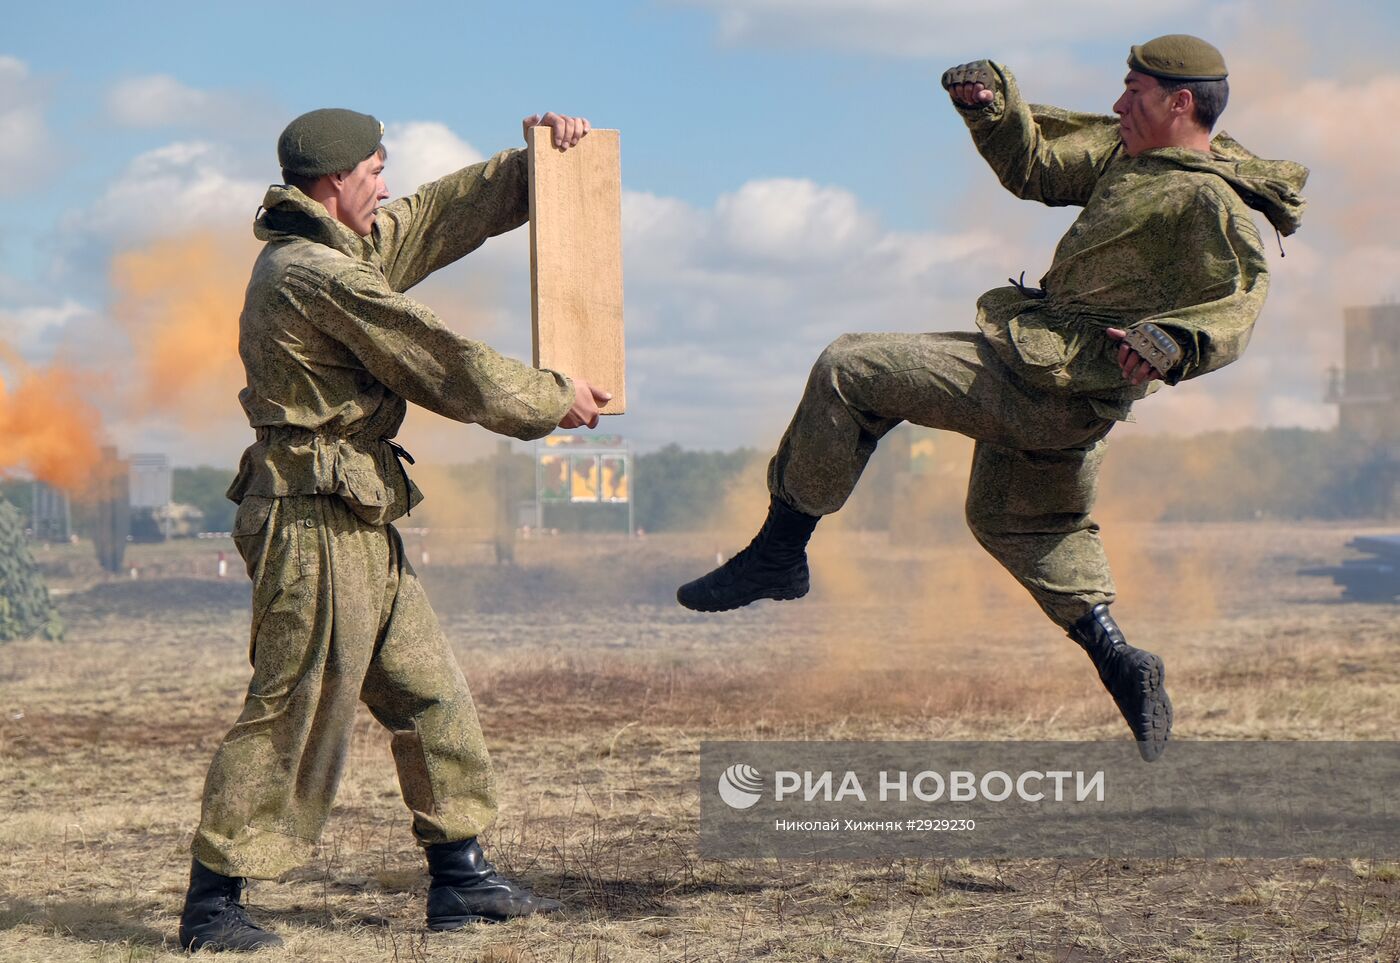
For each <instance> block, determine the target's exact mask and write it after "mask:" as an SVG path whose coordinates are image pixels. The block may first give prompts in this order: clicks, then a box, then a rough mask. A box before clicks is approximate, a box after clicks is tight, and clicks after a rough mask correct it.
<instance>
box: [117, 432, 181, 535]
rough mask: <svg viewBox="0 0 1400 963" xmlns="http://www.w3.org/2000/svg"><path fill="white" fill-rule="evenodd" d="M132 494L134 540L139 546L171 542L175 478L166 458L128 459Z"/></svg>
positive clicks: (144, 456)
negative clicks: (169, 539) (172, 500)
mask: <svg viewBox="0 0 1400 963" xmlns="http://www.w3.org/2000/svg"><path fill="white" fill-rule="evenodd" d="M127 465H128V468H127V472H128V479H129V491H130V493H131V537H132V539H133V540H135V541H138V542H162V541H164V540H165V539H167V538H169V537H170V535H171V534H172V533H171V530H170V501H171V493H172V489H173V476H172V474H171V471H170V459H169V458H168V457H166V456H165V455H154V454H146V455H141V454H137V455H129V456H127Z"/></svg>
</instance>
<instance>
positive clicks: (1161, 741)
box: [1137, 655, 1172, 762]
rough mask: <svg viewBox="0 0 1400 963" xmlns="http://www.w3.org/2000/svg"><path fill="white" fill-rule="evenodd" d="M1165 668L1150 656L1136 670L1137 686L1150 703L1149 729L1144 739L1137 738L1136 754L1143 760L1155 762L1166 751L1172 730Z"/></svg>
mask: <svg viewBox="0 0 1400 963" xmlns="http://www.w3.org/2000/svg"><path fill="white" fill-rule="evenodd" d="M1166 675H1167V670H1166V667H1165V666H1164V665H1163V664H1162V660H1161V659H1160V658H1159V657H1157V656H1155V655H1154V656H1152V657H1151V658H1150V659H1148V660H1147V661H1146V662H1145V663H1144V664H1143V666H1142V667H1141V668H1140V669H1139V670H1138V686H1139V689H1140V691H1143V692H1144V693H1145V694H1146V698H1147V699H1148V700H1150V701H1151V703H1152V717H1151V721H1150V723H1149V725H1150V728H1151V731H1150V732H1149V733H1148V736H1147V738H1146V739H1138V741H1137V747H1138V754H1139V755H1140V756H1142V758H1143V761H1144V762H1156V761H1157V760H1158V759H1160V758H1161V756H1162V753H1163V752H1164V751H1166V748H1167V739H1168V738H1169V737H1170V736H1171V732H1172V700H1171V697H1170V696H1168V695H1167V689H1166V685H1165V680H1166Z"/></svg>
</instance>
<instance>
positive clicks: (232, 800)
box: [180, 109, 610, 950]
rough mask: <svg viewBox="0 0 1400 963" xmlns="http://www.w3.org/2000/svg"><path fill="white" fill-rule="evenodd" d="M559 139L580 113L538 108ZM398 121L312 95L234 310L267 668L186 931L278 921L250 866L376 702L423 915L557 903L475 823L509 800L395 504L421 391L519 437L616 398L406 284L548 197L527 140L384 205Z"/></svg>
mask: <svg viewBox="0 0 1400 963" xmlns="http://www.w3.org/2000/svg"><path fill="white" fill-rule="evenodd" d="M536 125H544V126H548V127H550V128H551V129H552V131H553V143H554V146H555V147H556V148H557V149H559V150H567V149H568V148H569V147H572V146H575V145H577V144H578V142H579V139H580V138H581V137H583V136H585V135H586V134H587V132H588V128H589V125H588V121H587V120H585V119H583V118H573V117H565V116H560V115H557V114H553V113H548V114H545V115H544V116H543V117H542V118H541V117H538V116H532V117H527V118H526V119H525V121H524V126H525V128H526V129H527V133H528V128H530V127H532V126H536ZM383 132H384V127H383V125H382V124H380V122H379V121H377V120H375V119H374V118H373V117H371V116H369V115H367V114H360V113H356V112H354V111H349V110H340V109H326V110H315V111H312V112H311V113H308V114H304V115H302V116H301V117H298V118H297V119H295V120H293V121H292V122H291V124H289V125H288V126H287V129H286V130H285V131H283V133H282V135H281V138H280V139H279V141H278V144H277V155H278V159H279V161H280V162H281V166H282V179H283V181H284V182H285V183H283V184H280V185H274V186H272V187H271V188H269V189H268V192H267V196H266V197H265V198H264V199H263V205H262V206H263V210H262V211H261V212H260V214H259V216H258V218H257V221H256V223H255V225H254V228H253V233H254V234H255V235H256V236H257V237H258V239H259V240H262V241H265V242H266V244H265V246H264V248H263V250H262V253H261V254H260V255H259V257H258V259H257V262H256V264H255V265H254V267H253V276H252V280H251V281H250V283H249V285H248V291H247V298H246V301H245V304H244V309H243V314H242V317H241V318H240V321H239V354H240V355H241V357H242V359H243V364H244V367H245V369H246V371H247V376H248V386H247V388H245V389H244V390H243V391H242V393H241V394H240V395H239V400H240V401H241V402H242V404H243V408H244V410H245V411H246V412H247V414H248V420H249V423H250V424H251V425H252V427H253V429H254V430H255V431H256V434H257V438H256V441H255V442H254V443H253V444H252V446H251V447H249V448H248V450H247V451H246V452H245V453H244V455H243V458H242V462H241V464H240V466H239V471H238V476H237V478H236V479H235V480H234V482H233V485H232V487H231V488H230V489H229V493H228V494H229V497H230V498H231V499H233V500H234V501H235V502H238V513H237V515H236V518H235V521H234V539H235V541H236V543H237V545H238V550H239V552H240V553H241V554H242V556H243V558H244V561H245V562H246V563H247V567H248V574H249V576H250V577H251V578H252V580H253V622H252V651H251V659H252V663H253V676H252V680H251V682H250V683H249V685H248V694H247V699H246V701H245V703H244V706H243V711H242V714H241V715H240V716H239V718H238V721H237V723H236V724H235V725H234V727H233V729H232V730H230V732H229V733H228V735H227V736H226V737H225V739H224V741H223V744H222V745H221V746H220V747H219V750H218V752H217V753H215V755H214V760H213V763H212V764H211V765H210V767H209V774H208V777H207V780H206V782H205V788H204V803H203V812H202V815H201V818H200V823H199V829H198V831H197V832H196V833H195V837H194V845H193V851H194V859H193V862H192V865H191V870H190V886H189V892H188V894H187V895H186V897H185V906H184V912H183V913H182V915H181V917H180V944H181V945H182V946H184V947H186V948H187V949H191V950H193V949H199V948H201V947H207V948H211V949H224V950H253V949H258V948H260V947H265V946H276V945H278V944H280V943H281V940H280V939H279V938H278V937H277V936H275V935H274V934H272V933H270V932H268V931H266V930H264V929H262V928H261V927H259V926H257V925H256V924H254V923H253V922H251V921H250V920H249V918H248V916H247V913H246V911H245V910H244V907H243V905H242V903H241V900H240V893H241V890H242V888H243V885H244V881H245V878H246V877H254V878H257V879H272V878H275V877H277V876H279V875H281V874H282V873H284V872H286V871H287V870H289V869H291V868H292V867H294V866H296V865H297V864H299V863H302V862H304V861H305V860H306V859H307V858H309V857H310V856H311V854H312V852H313V849H314V847H315V845H316V842H317V840H318V839H319V838H320V836H321V830H322V827H323V826H324V824H325V821H326V817H327V815H328V814H329V812H330V808H331V803H332V801H333V799H334V797H335V791H336V786H337V783H338V782H339V779H340V773H341V769H342V767H343V764H344V761H345V754H346V750H347V748H348V744H349V738H350V729H351V724H352V721H353V719H354V715H355V707H356V704H357V703H358V702H360V701H361V700H363V701H364V702H365V704H366V705H368V706H369V709H370V712H371V713H373V715H374V717H375V718H376V719H378V720H379V722H380V723H382V724H383V725H384V726H385V727H386V728H387V729H389V730H390V732H391V733H392V739H391V744H392V748H393V755H394V761H395V764H396V766H397V768H398V776H399V786H400V788H401V790H402V792H403V799H404V802H405V803H406V804H407V805H408V808H409V809H410V810H411V811H412V816H413V833H414V835H415V836H416V837H417V839H418V842H419V843H420V844H421V845H422V846H423V847H425V849H426V854H427V862H428V870H429V873H430V875H431V877H432V883H431V887H430V889H429V891H428V907H427V916H428V926H429V927H430V928H431V929H434V930H446V929H455V928H457V927H460V926H462V925H464V924H465V923H468V922H476V921H499V920H506V919H510V918H512V917H517V916H525V915H528V914H531V913H542V912H550V911H553V910H557V909H559V908H560V903H559V902H558V901H557V900H552V899H547V898H544V897H540V896H535V895H534V894H532V893H531V892H530V891H529V890H526V889H524V888H523V887H521V886H519V885H517V884H516V883H513V882H511V881H510V880H508V879H505V878H503V877H502V876H500V875H498V874H497V873H496V872H495V869H494V868H493V867H492V865H491V864H490V863H489V862H487V861H486V858H485V856H484V855H483V853H482V850H481V846H480V845H479V844H478V842H477V836H478V835H479V834H480V833H481V832H482V831H483V830H485V829H486V828H487V827H488V826H490V825H491V822H492V820H493V819H494V818H495V815H496V791H495V782H494V779H493V777H492V772H491V764H490V760H489V759H488V758H487V754H486V744H485V742H484V740H483V739H482V734H481V728H480V725H479V723H478V721H477V715H476V709H475V707H474V705H473V703H472V698H471V694H470V692H469V691H468V689H467V683H466V679H465V678H464V677H463V674H462V670H461V669H460V668H459V666H458V665H457V661H456V659H455V658H454V657H453V655H452V651H451V649H450V647H449V646H448V643H447V640H446V639H445V638H444V636H443V634H442V631H441V629H440V628H439V627H438V623H437V618H436V617H435V616H434V614H433V610H432V608H431V606H430V605H429V604H428V599H427V596H426V595H425V594H424V591H423V587H422V585H421V584H420V582H419V580H418V577H417V575H416V574H415V573H414V571H413V567H412V566H411V565H410V564H409V562H408V560H407V559H406V558H405V557H404V548H403V542H402V541H401V540H400V538H399V535H398V532H397V531H395V529H394V527H393V525H392V524H390V523H391V522H393V521H394V519H396V518H398V517H400V516H401V515H403V514H404V513H405V512H407V511H409V510H411V509H412V508H413V507H414V506H415V505H416V504H418V502H419V501H420V500H421V499H422V495H421V494H420V492H419V491H418V488H417V486H415V485H414V484H413V482H412V481H410V480H409V477H408V474H407V472H406V470H405V469H404V467H403V465H402V461H401V459H402V460H406V461H408V462H409V463H412V458H410V457H409V456H408V454H407V453H406V452H405V451H404V450H403V449H402V448H401V447H400V446H399V445H398V444H397V443H396V442H395V441H394V440H393V438H394V435H395V434H396V433H397V431H398V429H399V426H400V425H401V424H402V422H403V419H404V415H405V413H406V410H407V402H410V401H411V402H413V403H415V404H418V405H422V406H423V407H425V408H428V409H431V410H432V411H435V412H437V413H438V414H441V415H444V416H446V417H449V418H454V419H456V420H458V421H462V422H468V423H476V424H480V425H482V426H484V427H486V428H488V429H490V430H491V431H494V432H498V433H500V434H504V435H510V436H513V437H516V438H523V439H530V438H538V437H541V436H543V435H546V434H548V433H549V432H550V431H552V430H553V429H554V428H555V427H556V426H559V427H564V428H574V427H579V426H581V425H588V426H589V427H595V426H596V425H597V422H598V409H599V407H601V406H602V405H605V404H606V403H607V401H608V398H609V397H610V396H609V395H608V393H607V392H606V391H603V390H601V389H599V388H597V387H594V386H591V385H589V384H588V383H587V382H586V381H584V380H583V379H581V378H570V377H569V376H568V375H566V374H564V373H562V372H557V371H549V370H536V369H533V368H531V367H529V366H528V365H525V364H522V363H521V362H519V361H515V360H513V359H510V358H506V357H503V356H502V355H500V354H498V353H497V352H495V351H493V350H492V349H491V348H489V347H487V346H486V345H484V344H481V343H480V342H477V341H471V340H468V339H466V338H462V337H459V336H458V335H456V334H454V333H453V332H452V331H450V330H449V329H448V328H447V327H445V326H444V325H443V324H442V322H440V321H439V320H438V319H437V318H436V317H435V316H434V315H433V313H432V312H431V311H429V310H428V309H427V308H426V307H424V306H423V305H421V304H419V303H418V302H416V301H414V300H412V299H410V298H408V297H406V296H405V295H404V293H403V292H404V291H406V290H408V289H409V288H411V287H412V286H413V285H415V284H417V283H418V282H419V281H421V280H423V278H425V277H427V276H428V275H429V274H430V273H432V272H433V271H436V270H438V269H439V268H441V267H444V266H446V265H448V264H451V263H452V262H453V261H456V260H457V259H458V258H460V257H462V256H463V255H465V254H467V253H469V252H471V251H473V250H475V249H476V248H477V247H479V246H480V245H481V244H482V243H483V242H484V241H485V240H486V239H487V238H489V237H493V236H495V235H497V234H501V233H503V232H505V231H509V230H511V229H513V228H516V227H518V226H520V225H521V224H523V223H524V222H525V221H526V220H527V219H528V216H529V200H528V195H529V192H528V174H527V170H526V155H525V152H524V151H522V150H507V151H503V152H501V153H499V154H497V155H496V156H494V157H492V158H491V159H490V160H487V161H486V162H484V163H481V164H474V165H472V166H470V167H467V168H464V169H462V170H460V171H458V172H456V173H455V174H449V175H448V176H447V177H444V178H442V179H441V180H438V181H434V182H432V183H430V184H427V185H424V186H423V187H421V188H419V189H418V191H417V192H416V193H414V194H413V195H411V196H409V197H406V198H403V199H401V200H398V201H395V202H394V203H392V204H388V205H385V206H383V207H380V206H379V205H380V203H381V202H382V201H383V200H385V199H386V198H387V197H388V196H389V195H388V192H387V190H386V189H385V186H384V178H383V170H384V162H385V158H386V153H385V150H384V148H383V145H382V144H381V143H380V138H381V137H382V135H383Z"/></svg>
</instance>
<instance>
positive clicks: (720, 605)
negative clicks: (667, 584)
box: [676, 586, 811, 612]
mask: <svg viewBox="0 0 1400 963" xmlns="http://www.w3.org/2000/svg"><path fill="white" fill-rule="evenodd" d="M810 590H811V589H810V586H808V587H807V588H803V589H802V590H800V591H798V590H796V589H794V590H791V591H783V592H777V591H761V592H750V593H749V594H748V595H745V596H743V597H742V598H740V599H737V600H735V601H732V602H711V603H691V602H687V601H686V600H685V599H683V598H681V593H680V592H679V591H677V592H676V602H677V603H679V604H680V606H681V607H682V608H687V609H690V610H691V611H692V612H730V611H733V610H734V609H741V608H743V607H744V606H745V605H752V604H753V603H755V602H761V601H763V600H764V599H771V600H772V601H774V602H792V601H794V600H796V599H800V598H802V597H803V596H804V595H806V594H807V593H808V592H809V591H810Z"/></svg>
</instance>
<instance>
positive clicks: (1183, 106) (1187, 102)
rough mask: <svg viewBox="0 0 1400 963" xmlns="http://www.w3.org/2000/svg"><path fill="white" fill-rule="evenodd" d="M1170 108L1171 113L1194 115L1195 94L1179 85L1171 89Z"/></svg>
mask: <svg viewBox="0 0 1400 963" xmlns="http://www.w3.org/2000/svg"><path fill="white" fill-rule="evenodd" d="M1171 99H1172V102H1171V110H1172V112H1173V113H1176V114H1182V115H1184V116H1186V117H1194V116H1195V112H1196V95H1195V94H1193V93H1191V91H1190V90H1189V89H1188V88H1186V87H1180V88H1178V89H1176V90H1173V91H1172V94H1171Z"/></svg>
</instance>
